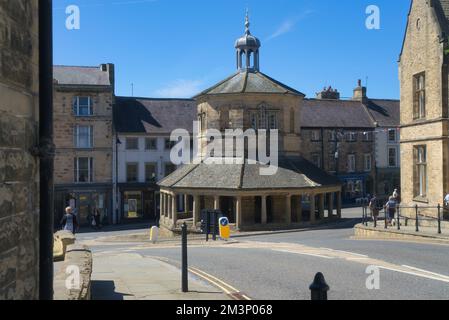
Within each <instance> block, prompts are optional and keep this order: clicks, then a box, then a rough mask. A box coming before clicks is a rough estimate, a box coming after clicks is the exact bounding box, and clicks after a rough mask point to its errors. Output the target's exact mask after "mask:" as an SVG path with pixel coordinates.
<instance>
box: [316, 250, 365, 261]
mask: <svg viewBox="0 0 449 320" xmlns="http://www.w3.org/2000/svg"><path fill="white" fill-rule="evenodd" d="M320 249H324V250H329V251H333V252H341V253H346V254H350V255H352V256H356V257H360V258H369V257H368V256H367V255H365V254H359V253H354V252H349V251H344V250H335V249H329V248H320ZM353 259H356V258H353Z"/></svg>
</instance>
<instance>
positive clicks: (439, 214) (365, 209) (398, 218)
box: [362, 204, 447, 234]
mask: <svg viewBox="0 0 449 320" xmlns="http://www.w3.org/2000/svg"><path fill="white" fill-rule="evenodd" d="M362 209H363V216H362V224H363V225H365V226H368V222H369V221H370V220H371V219H372V217H371V216H370V214H369V211H370V210H369V208H368V206H363V207H362ZM404 209H409V210H414V217H411V216H404V215H402V214H401V211H402V210H404ZM445 209H447V208H446V207H443V206H441V205H440V204H438V205H437V206H418V205H415V206H402V205H399V206H397V207H396V212H395V214H394V217H391V218H392V220H394V221H395V223H396V226H395V228H397V230H401V222H404V226H408V223H409V221H413V222H414V225H415V231H416V232H420V231H421V230H420V222H421V221H435V222H436V223H437V232H438V234H441V233H442V231H441V229H442V226H441V224H442V222H443V221H444V217H443V210H445ZM378 210H379V215H378V217H377V219H373V220H374V228H377V226H378V220H379V219H380V218H381V216H383V219H384V228H385V229H388V228H389V223H388V222H389V220H390V219H389V216H387V215H388V210H387V209H386V207H385V206H384V207H383V208H378ZM423 210H426V211H429V210H435V211H436V212H437V215H436V217H432V216H429V215H424V214H421V213H420V211H421V212H422V211H423ZM382 212H383V214H382ZM393 228H394V227H393Z"/></svg>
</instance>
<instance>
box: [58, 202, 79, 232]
mask: <svg viewBox="0 0 449 320" xmlns="http://www.w3.org/2000/svg"><path fill="white" fill-rule="evenodd" d="M61 226H62V229H63V230H65V231H70V232H71V233H73V234H75V233H76V231H78V219H77V218H76V216H75V215H74V214H73V209H72V207H67V208H66V209H65V215H64V216H63V217H62V220H61Z"/></svg>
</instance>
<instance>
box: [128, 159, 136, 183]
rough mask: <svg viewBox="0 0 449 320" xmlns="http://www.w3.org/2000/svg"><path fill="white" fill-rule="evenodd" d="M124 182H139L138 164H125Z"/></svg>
mask: <svg viewBox="0 0 449 320" xmlns="http://www.w3.org/2000/svg"><path fill="white" fill-rule="evenodd" d="M126 181H127V182H131V183H132V182H138V181H139V164H138V163H127V164H126Z"/></svg>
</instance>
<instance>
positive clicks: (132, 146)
mask: <svg viewBox="0 0 449 320" xmlns="http://www.w3.org/2000/svg"><path fill="white" fill-rule="evenodd" d="M126 150H139V138H126Z"/></svg>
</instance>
